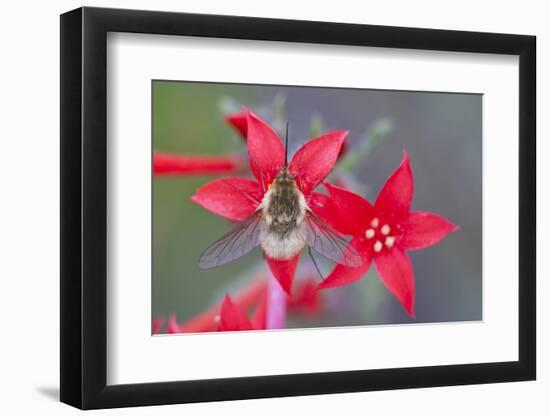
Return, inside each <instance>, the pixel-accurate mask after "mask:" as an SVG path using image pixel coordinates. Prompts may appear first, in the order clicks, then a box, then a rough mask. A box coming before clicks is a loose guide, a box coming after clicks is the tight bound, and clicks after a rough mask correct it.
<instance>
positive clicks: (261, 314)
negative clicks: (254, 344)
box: [250, 294, 267, 330]
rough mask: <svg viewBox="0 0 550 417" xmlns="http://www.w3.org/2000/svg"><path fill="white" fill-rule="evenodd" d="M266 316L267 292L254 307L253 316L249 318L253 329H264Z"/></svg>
mask: <svg viewBox="0 0 550 417" xmlns="http://www.w3.org/2000/svg"><path fill="white" fill-rule="evenodd" d="M266 316H267V294H264V296H263V297H262V301H261V303H260V305H259V306H258V307H257V308H256V311H255V312H254V316H253V317H252V319H251V320H250V322H251V324H252V327H253V328H254V329H255V330H264V329H265V328H266Z"/></svg>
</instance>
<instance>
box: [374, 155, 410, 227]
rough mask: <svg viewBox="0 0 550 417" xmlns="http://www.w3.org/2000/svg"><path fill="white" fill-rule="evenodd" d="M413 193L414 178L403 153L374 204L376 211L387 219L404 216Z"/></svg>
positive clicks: (408, 161) (407, 157)
mask: <svg viewBox="0 0 550 417" xmlns="http://www.w3.org/2000/svg"><path fill="white" fill-rule="evenodd" d="M413 191H414V177H413V174H412V169H411V162H410V160H409V155H408V154H407V152H406V151H403V160H402V161H401V165H399V167H398V168H397V169H396V170H395V171H394V172H393V174H391V176H390V177H389V178H388V179H387V181H386V183H385V184H384V186H383V187H382V190H381V191H380V194H378V198H377V199H376V203H374V206H375V207H376V211H377V212H379V213H382V214H385V215H386V216H388V217H402V216H405V215H406V214H407V213H408V211H409V209H410V207H411V202H412V198H413Z"/></svg>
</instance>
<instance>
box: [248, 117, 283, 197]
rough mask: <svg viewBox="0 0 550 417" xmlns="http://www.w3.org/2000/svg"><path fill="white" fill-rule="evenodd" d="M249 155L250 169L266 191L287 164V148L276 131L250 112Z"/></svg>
mask: <svg viewBox="0 0 550 417" xmlns="http://www.w3.org/2000/svg"><path fill="white" fill-rule="evenodd" d="M247 129H248V132H247V135H248V140H247V143H248V155H249V159H250V168H251V169H252V172H253V173H254V176H255V177H256V178H257V179H258V182H259V183H260V184H261V185H262V189H263V190H264V191H265V190H266V189H267V186H268V185H269V184H271V182H272V181H273V179H274V178H275V177H276V176H277V174H278V173H279V171H281V168H282V167H283V164H284V162H285V147H284V145H283V143H282V142H281V139H280V138H279V136H278V135H277V133H275V131H274V130H273V129H272V128H271V126H269V125H268V124H267V123H266V122H264V121H263V120H262V119H260V118H259V117H258V116H256V115H255V114H254V113H252V112H250V111H249V112H248V128H247Z"/></svg>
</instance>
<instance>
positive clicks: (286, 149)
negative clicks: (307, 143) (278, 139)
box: [285, 122, 288, 167]
mask: <svg viewBox="0 0 550 417" xmlns="http://www.w3.org/2000/svg"><path fill="white" fill-rule="evenodd" d="M287 166H288V122H286V134H285V167H287Z"/></svg>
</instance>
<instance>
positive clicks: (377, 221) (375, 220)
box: [370, 217, 380, 229]
mask: <svg viewBox="0 0 550 417" xmlns="http://www.w3.org/2000/svg"><path fill="white" fill-rule="evenodd" d="M379 224H380V220H378V217H375V218H374V219H372V221H371V222H370V225H371V227H373V228H375V229H376V228H377V227H378V225H379Z"/></svg>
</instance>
